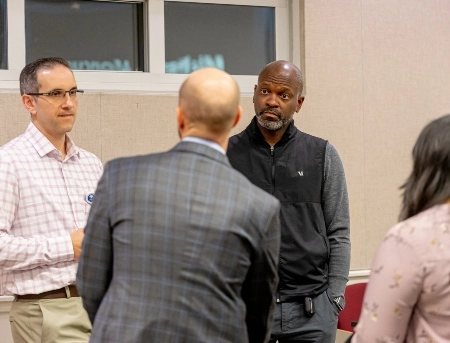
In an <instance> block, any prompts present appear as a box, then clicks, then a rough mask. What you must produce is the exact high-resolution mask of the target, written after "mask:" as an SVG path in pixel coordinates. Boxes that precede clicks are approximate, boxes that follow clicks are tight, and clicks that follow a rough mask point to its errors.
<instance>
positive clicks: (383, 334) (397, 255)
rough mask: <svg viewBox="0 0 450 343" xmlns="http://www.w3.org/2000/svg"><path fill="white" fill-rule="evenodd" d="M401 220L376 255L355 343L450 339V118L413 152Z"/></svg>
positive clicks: (430, 129)
mask: <svg viewBox="0 0 450 343" xmlns="http://www.w3.org/2000/svg"><path fill="white" fill-rule="evenodd" d="M413 161H414V166H413V170H412V172H411V175H410V176H409V178H408V180H407V181H406V183H405V184H404V185H403V186H402V188H403V189H404V193H403V207H402V211H401V213H400V220H402V221H401V222H400V223H398V224H397V225H395V226H394V227H392V228H391V229H390V230H389V231H388V233H387V234H386V236H385V237H384V239H383V241H382V242H381V244H380V246H379V248H378V251H377V253H376V255H375V258H374V260H373V264H372V272H371V275H370V279H369V283H368V286H367V289H366V293H365V296H364V301H363V308H362V312H361V317H360V319H359V322H358V325H357V326H356V328H355V334H354V335H353V337H352V340H351V342H352V343H361V342H370V343H380V342H418V343H422V342H423V343H425V342H436V343H438V342H450V115H446V116H444V117H441V118H439V119H436V120H434V121H432V122H431V123H430V124H428V125H427V126H426V127H425V128H424V129H423V130H422V132H421V134H420V136H419V138H418V140H417V142H416V145H415V146H414V149H413Z"/></svg>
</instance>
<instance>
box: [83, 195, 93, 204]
mask: <svg viewBox="0 0 450 343" xmlns="http://www.w3.org/2000/svg"><path fill="white" fill-rule="evenodd" d="M84 200H86V202H87V203H88V204H89V205H92V200H94V193H89V194H86V198H85V199H84Z"/></svg>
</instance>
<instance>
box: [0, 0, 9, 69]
mask: <svg viewBox="0 0 450 343" xmlns="http://www.w3.org/2000/svg"><path fill="white" fill-rule="evenodd" d="M7 33H8V30H7V28H6V0H0V69H6V68H7V67H8V64H7V61H8V49H7V46H8V45H7V44H8V36H7Z"/></svg>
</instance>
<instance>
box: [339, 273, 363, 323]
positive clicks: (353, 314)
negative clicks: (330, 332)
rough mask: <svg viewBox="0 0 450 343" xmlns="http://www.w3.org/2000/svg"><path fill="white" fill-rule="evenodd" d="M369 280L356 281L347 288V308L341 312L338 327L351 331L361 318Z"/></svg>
mask: <svg viewBox="0 0 450 343" xmlns="http://www.w3.org/2000/svg"><path fill="white" fill-rule="evenodd" d="M366 286H367V282H361V283H355V284H352V285H348V286H347V287H346V288H345V308H344V309H343V310H342V311H341V312H340V313H339V317H338V329H341V330H346V331H351V332H353V328H354V327H355V325H356V323H357V322H358V320H359V316H360V314H361V307H362V302H363V298H364V292H365V291H366Z"/></svg>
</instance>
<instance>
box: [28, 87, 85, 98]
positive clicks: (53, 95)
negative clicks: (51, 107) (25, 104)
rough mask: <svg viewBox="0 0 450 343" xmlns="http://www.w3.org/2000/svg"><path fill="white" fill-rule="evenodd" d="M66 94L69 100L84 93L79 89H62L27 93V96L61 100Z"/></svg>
mask: <svg viewBox="0 0 450 343" xmlns="http://www.w3.org/2000/svg"><path fill="white" fill-rule="evenodd" d="M66 93H69V96H70V97H71V98H76V97H79V96H81V95H82V94H83V93H84V91H83V90H81V89H71V90H68V91H65V90H63V89H55V90H52V91H50V92H48V93H27V95H44V96H48V97H49V98H50V99H55V100H62V99H64V98H65V97H66Z"/></svg>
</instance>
